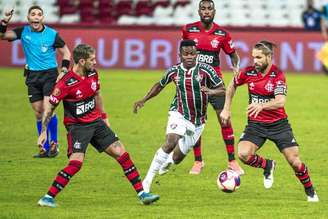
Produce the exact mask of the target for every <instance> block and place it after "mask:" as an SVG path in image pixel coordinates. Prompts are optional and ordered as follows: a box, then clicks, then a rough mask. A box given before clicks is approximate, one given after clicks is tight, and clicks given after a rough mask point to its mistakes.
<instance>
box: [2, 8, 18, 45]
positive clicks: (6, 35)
mask: <svg viewBox="0 0 328 219" xmlns="http://www.w3.org/2000/svg"><path fill="white" fill-rule="evenodd" d="M13 15H14V9H12V10H9V11H6V12H5V16H4V17H3V19H2V20H1V23H0V39H1V40H15V39H17V36H16V33H15V32H14V31H12V30H7V27H8V24H9V22H10V20H11V18H12V16H13Z"/></svg>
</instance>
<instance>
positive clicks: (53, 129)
mask: <svg viewBox="0 0 328 219" xmlns="http://www.w3.org/2000/svg"><path fill="white" fill-rule="evenodd" d="M48 131H49V134H50V140H51V141H53V142H55V143H57V142H58V141H57V134H58V118H57V115H56V114H54V115H53V116H52V117H51V119H50V122H49V125H48Z"/></svg>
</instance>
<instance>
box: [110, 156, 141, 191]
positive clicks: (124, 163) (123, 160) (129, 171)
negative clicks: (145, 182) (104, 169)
mask: <svg viewBox="0 0 328 219" xmlns="http://www.w3.org/2000/svg"><path fill="white" fill-rule="evenodd" d="M116 160H117V162H118V163H119V164H120V165H121V167H122V168H123V171H124V174H125V176H126V178H128V180H129V181H130V183H131V184H132V186H133V188H134V190H136V192H137V193H139V192H141V191H143V187H142V183H141V177H140V175H139V173H138V170H137V168H136V167H135V166H134V163H133V161H132V160H131V159H130V156H129V153H128V152H125V153H124V154H122V155H121V156H120V157H118V158H117V159H116Z"/></svg>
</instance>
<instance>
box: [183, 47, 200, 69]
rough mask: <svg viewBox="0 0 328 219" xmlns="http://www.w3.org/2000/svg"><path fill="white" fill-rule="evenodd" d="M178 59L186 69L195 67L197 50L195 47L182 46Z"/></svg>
mask: <svg viewBox="0 0 328 219" xmlns="http://www.w3.org/2000/svg"><path fill="white" fill-rule="evenodd" d="M180 59H181V62H182V63H183V66H184V67H185V68H187V69H189V68H192V67H194V66H195V65H196V60H197V49H196V47H195V46H184V47H182V48H181V50H180Z"/></svg>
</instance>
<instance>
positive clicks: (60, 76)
mask: <svg viewBox="0 0 328 219" xmlns="http://www.w3.org/2000/svg"><path fill="white" fill-rule="evenodd" d="M67 72H68V70H67V68H65V67H63V68H62V69H61V70H60V73H59V74H58V76H57V80H56V83H57V82H58V81H59V80H60V79H62V78H63V77H64V75H65V74H66V73H67Z"/></svg>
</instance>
